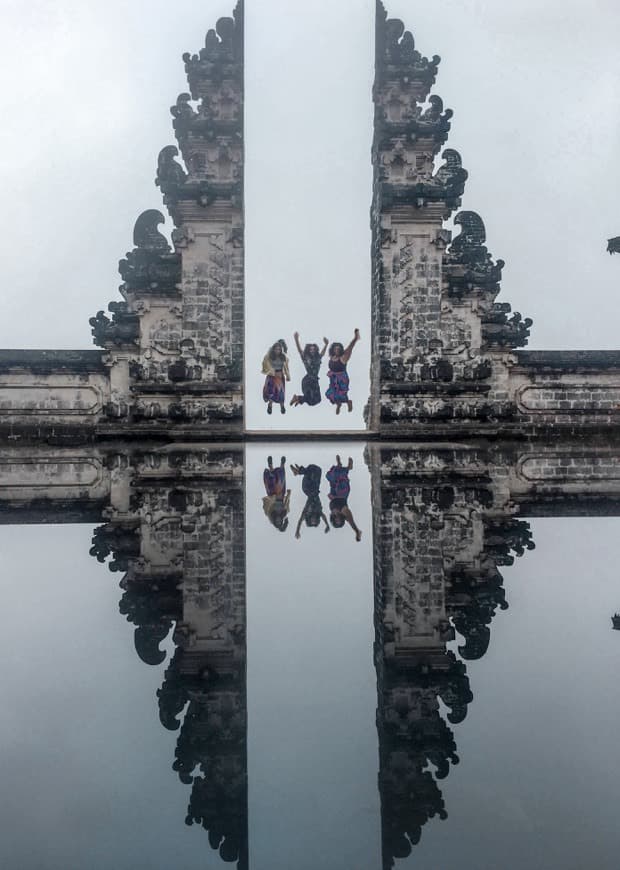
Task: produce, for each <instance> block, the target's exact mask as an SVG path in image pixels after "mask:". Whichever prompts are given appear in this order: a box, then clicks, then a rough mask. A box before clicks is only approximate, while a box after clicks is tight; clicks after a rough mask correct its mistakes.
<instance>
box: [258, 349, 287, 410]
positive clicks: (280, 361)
mask: <svg viewBox="0 0 620 870" xmlns="http://www.w3.org/2000/svg"><path fill="white" fill-rule="evenodd" d="M286 351H287V347H286V342H285V341H284V339H282V338H281V339H280V340H279V341H276V343H275V344H272V345H271V347H270V348H269V350H268V351H267V353H266V354H265V356H264V357H263V368H262V372H263V374H264V375H266V378H265V385H264V387H263V400H264V401H265V402H266V403H267V413H268V414H271V410H272V407H273V403H274V402H275V403H276V405H279V406H280V411H281V413H282V414H286V408H285V407H284V391H285V390H284V381H285V380H287V381H290V379H291V376H290V373H289V368H288V357H287V356H286Z"/></svg>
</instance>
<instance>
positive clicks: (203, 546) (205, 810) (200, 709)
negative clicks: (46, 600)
mask: <svg viewBox="0 0 620 870" xmlns="http://www.w3.org/2000/svg"><path fill="white" fill-rule="evenodd" d="M0 479H1V480H2V482H3V486H2V487H1V488H0V523H12V522H21V523H23V522H33V523H34V522H48V523H49V522H88V523H100V525H98V527H97V528H96V529H95V532H94V536H93V541H92V548H91V551H90V552H91V555H92V556H94V557H96V558H97V559H98V560H99V561H100V562H104V561H108V564H109V568H110V570H112V571H114V572H117V573H118V574H119V575H121V577H122V579H121V581H120V588H121V590H122V597H121V600H120V603H119V610H120V612H121V614H123V615H124V616H125V617H126V619H127V621H128V622H130V623H131V624H132V625H133V626H134V643H135V648H136V652H137V653H138V655H139V656H140V658H141V659H142V661H144V662H145V663H146V664H148V665H160V664H161V663H162V662H163V661H164V659H165V657H166V654H165V653H164V652H163V651H162V650H161V648H160V645H161V643H162V642H163V641H164V640H165V639H166V637H167V636H168V635H169V634H170V633H172V639H173V641H174V646H175V652H174V655H173V657H172V659H171V661H170V662H169V664H168V667H167V669H166V672H165V678H164V682H163V685H162V687H161V689H160V690H159V691H158V693H157V696H158V704H159V715H160V719H161V722H162V725H163V726H164V727H166V728H168V729H170V730H179V737H178V740H177V746H176V752H175V759H174V763H173V769H174V770H175V771H176V772H177V774H178V776H179V778H180V779H181V781H182V782H183V783H185V784H186V785H188V786H190V787H191V790H190V792H189V804H188V810H187V817H186V822H187V823H188V824H192V823H197V824H200V825H202V826H203V827H204V828H205V829H206V830H207V831H208V833H209V840H210V842H211V844H212V846H213V847H214V848H217V849H219V852H220V855H221V856H222V858H223V859H224V860H226V861H233V860H234V861H236V862H237V867H238V868H239V870H245V868H247V865H248V862H247V751H246V730H247V714H246V642H245V638H246V628H245V626H246V609H245V601H246V594H245V575H246V572H245V504H244V485H245V480H244V451H243V449H242V448H241V449H240V448H239V447H217V446H215V445H212V446H210V447H209V448H208V449H204V448H201V449H198V448H196V449H192V450H187V449H180V448H177V447H169V448H154V449H153V448H144V447H140V446H138V445H135V446H133V447H132V448H126V447H123V448H120V449H119V447H118V446H115V445H113V444H109V445H107V446H105V447H101V446H99V447H96V446H94V445H81V446H72V447H64V448H61V447H59V448H56V449H50V448H49V447H42V446H29V447H26V446H25V445H21V446H17V447H16V446H13V447H8V448H5V450H3V452H2V455H1V456H0Z"/></svg>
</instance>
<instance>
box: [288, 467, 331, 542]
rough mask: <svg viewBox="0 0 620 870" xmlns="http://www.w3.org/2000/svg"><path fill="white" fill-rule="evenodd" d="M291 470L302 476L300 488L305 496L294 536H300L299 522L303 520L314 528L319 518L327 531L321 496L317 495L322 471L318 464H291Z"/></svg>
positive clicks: (318, 523) (327, 524) (317, 524)
mask: <svg viewBox="0 0 620 870" xmlns="http://www.w3.org/2000/svg"><path fill="white" fill-rule="evenodd" d="M291 471H292V472H293V474H294V475H295V476H297V475H298V474H301V475H302V476H303V480H302V482H301V488H302V490H303V491H304V493H305V495H306V496H307V498H306V504H305V507H304V509H303V511H302V512H301V516H300V517H299V522H298V523H297V529H296V530H295V537H296V538H300V537H301V524H302V523H303V521H304V520H305V521H306V525H307V526H308V528H312V527H314V528H316V527H317V526H320V524H321V520H323V522H324V523H325V532H326V533H327V532H329V523H328V522H327V517H326V516H325V514H324V513H323V506H322V505H321V497H320V496H319V490H320V488H321V474H322V473H323V472H322V471H321V469H320V468H319V466H318V465H306V466H303V465H291Z"/></svg>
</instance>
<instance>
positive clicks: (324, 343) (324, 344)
mask: <svg viewBox="0 0 620 870" xmlns="http://www.w3.org/2000/svg"><path fill="white" fill-rule="evenodd" d="M328 344H329V339H327V338H325V337H323V350H322V351H321V354H320V355H321V359H323V357H324V356H325V351H326V350H327V345H328Z"/></svg>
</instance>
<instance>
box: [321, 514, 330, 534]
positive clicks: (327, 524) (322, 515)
mask: <svg viewBox="0 0 620 870" xmlns="http://www.w3.org/2000/svg"><path fill="white" fill-rule="evenodd" d="M321 519H322V520H323V522H324V523H325V534H327V533H328V532H329V523H328V522H327V517H326V516H325V514H324V513H323V511H321Z"/></svg>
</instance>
